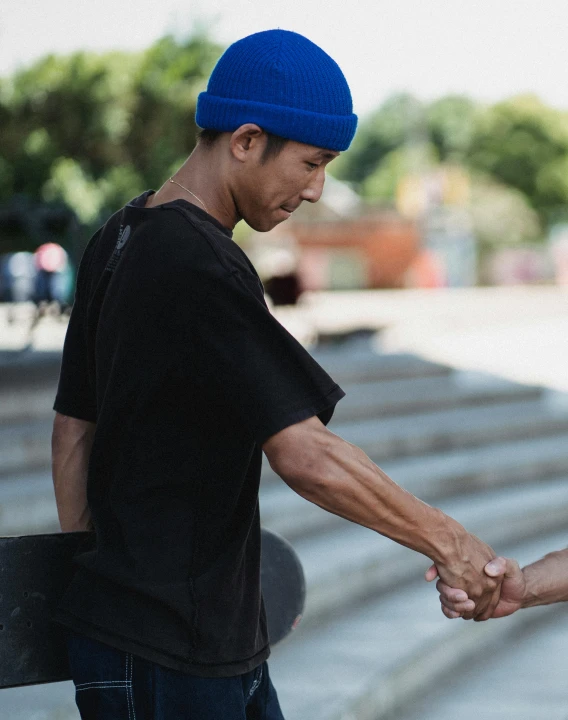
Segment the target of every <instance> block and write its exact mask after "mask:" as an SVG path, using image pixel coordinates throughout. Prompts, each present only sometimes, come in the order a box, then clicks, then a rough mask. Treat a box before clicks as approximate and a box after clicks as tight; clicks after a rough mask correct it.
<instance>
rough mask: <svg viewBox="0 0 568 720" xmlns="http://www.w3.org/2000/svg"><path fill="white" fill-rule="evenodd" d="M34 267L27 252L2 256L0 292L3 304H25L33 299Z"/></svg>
mask: <svg viewBox="0 0 568 720" xmlns="http://www.w3.org/2000/svg"><path fill="white" fill-rule="evenodd" d="M36 274H37V271H36V266H35V263H34V256H33V255H32V253H29V252H17V253H10V254H8V255H4V258H3V262H2V263H1V266H0V277H1V284H0V287H1V292H2V295H1V297H2V300H3V301H4V302H13V303H19V302H27V301H29V300H31V299H32V298H33V295H34V289H35V281H36Z"/></svg>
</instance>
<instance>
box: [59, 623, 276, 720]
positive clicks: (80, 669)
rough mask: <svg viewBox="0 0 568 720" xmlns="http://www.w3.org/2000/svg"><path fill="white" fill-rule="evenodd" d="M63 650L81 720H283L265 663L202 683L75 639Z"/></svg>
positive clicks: (93, 642)
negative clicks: (240, 672) (65, 654)
mask: <svg viewBox="0 0 568 720" xmlns="http://www.w3.org/2000/svg"><path fill="white" fill-rule="evenodd" d="M67 646H68V651H69V663H70V666H71V675H72V677H73V682H74V683H75V700H76V703H77V707H78V708H79V712H80V713H81V718H82V720H284V717H283V715H282V711H281V710H280V705H279V703H278V697H277V695H276V691H275V690H274V686H273V685H272V682H271V681H270V677H269V675H268V665H267V664H266V663H263V664H262V665H259V666H258V667H257V668H255V669H254V670H251V671H250V672H248V673H245V674H244V675H236V676H234V677H227V678H203V677H197V676H196V675H187V674H185V673H181V672H177V671H176V670H170V669H169V668H166V667H163V666H162V665H158V664H156V663H152V662H150V661H148V660H144V659H142V658H140V657H138V656H136V655H131V654H130V653H127V652H123V651H122V650H117V649H116V648H113V647H110V646H108V645H104V644H103V643H100V642H97V641H96V640H90V639H89V638H87V637H84V636H83V635H77V634H75V633H69V634H68V641H67Z"/></svg>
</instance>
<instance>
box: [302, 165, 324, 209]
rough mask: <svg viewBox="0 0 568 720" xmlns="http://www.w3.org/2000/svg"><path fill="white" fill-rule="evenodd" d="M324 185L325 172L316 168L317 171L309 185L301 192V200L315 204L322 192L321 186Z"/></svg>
mask: <svg viewBox="0 0 568 720" xmlns="http://www.w3.org/2000/svg"><path fill="white" fill-rule="evenodd" d="M324 184H325V170H324V169H323V168H318V171H317V172H316V173H314V177H313V178H312V180H311V182H310V184H309V185H308V186H307V188H305V190H304V191H303V192H302V200H307V201H308V202H311V203H316V202H317V201H318V200H319V199H320V197H321V194H322V192H323V186H324Z"/></svg>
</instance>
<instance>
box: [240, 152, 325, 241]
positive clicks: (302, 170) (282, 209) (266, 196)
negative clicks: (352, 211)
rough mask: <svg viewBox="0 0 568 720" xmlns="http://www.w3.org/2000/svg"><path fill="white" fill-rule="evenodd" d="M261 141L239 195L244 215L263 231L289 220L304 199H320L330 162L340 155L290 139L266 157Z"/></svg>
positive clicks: (249, 221) (248, 221)
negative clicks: (265, 159) (279, 149)
mask: <svg viewBox="0 0 568 720" xmlns="http://www.w3.org/2000/svg"><path fill="white" fill-rule="evenodd" d="M262 150H263V146H262V145H259V147H258V149H257V150H256V152H255V154H254V155H253V156H252V157H251V159H250V162H248V163H247V167H246V169H244V170H245V171H244V172H243V173H242V175H241V178H240V180H241V182H240V183H239V189H238V197H236V198H235V199H236V201H237V205H238V209H239V213H240V215H241V217H242V218H243V219H244V220H245V221H246V222H247V223H248V224H249V225H250V226H251V227H252V228H253V229H254V230H257V231H259V232H266V231H267V230H271V229H272V228H273V227H275V226H276V225H278V224H279V223H281V222H283V221H284V220H287V219H288V218H289V217H290V215H291V214H292V213H293V212H294V210H296V208H298V207H299V206H300V205H301V203H302V202H303V201H304V200H307V201H308V202H317V201H318V200H319V199H320V197H321V194H322V190H323V185H324V182H325V169H326V167H327V165H328V164H329V163H330V162H331V161H332V160H333V159H334V158H335V157H337V156H338V155H339V153H338V152H334V151H331V150H323V149H321V148H318V147H315V146H313V145H305V144H304V143H299V142H295V141H293V140H289V141H288V142H287V143H286V144H285V145H284V147H283V148H282V150H281V151H280V153H279V154H278V155H277V156H276V157H271V158H269V159H268V160H267V161H265V162H263V161H262Z"/></svg>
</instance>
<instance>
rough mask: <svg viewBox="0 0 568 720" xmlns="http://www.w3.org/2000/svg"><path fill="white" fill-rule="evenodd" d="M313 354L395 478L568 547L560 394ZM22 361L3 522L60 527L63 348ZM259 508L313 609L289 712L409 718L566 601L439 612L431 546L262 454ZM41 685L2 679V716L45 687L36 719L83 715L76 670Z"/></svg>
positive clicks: (508, 549)
mask: <svg viewBox="0 0 568 720" xmlns="http://www.w3.org/2000/svg"><path fill="white" fill-rule="evenodd" d="M314 354H315V355H316V357H317V359H318V361H319V362H320V363H321V364H322V365H323V366H324V367H325V368H326V369H327V370H328V371H329V372H330V374H331V375H332V377H334V379H336V380H337V381H338V382H339V383H340V384H341V385H342V386H343V388H344V389H345V390H346V392H347V397H346V398H345V399H344V400H343V401H342V402H341V403H340V404H339V405H338V407H337V410H336V415H335V417H334V419H333V421H332V423H331V424H330V428H331V429H332V430H333V431H334V432H336V433H338V434H339V435H341V436H342V437H344V438H345V439H347V440H349V441H350V442H352V443H355V444H357V445H359V446H360V447H362V448H363V449H364V450H365V451H366V452H367V453H368V454H369V456H370V457H371V458H372V459H373V460H374V461H375V462H377V463H378V464H380V466H381V467H382V468H383V469H384V470H385V471H386V472H387V473H388V474H389V475H390V476H391V477H392V478H393V479H394V480H395V481H396V482H398V483H399V484H400V485H402V486H403V487H405V488H406V489H408V490H410V491H411V492H413V493H414V494H416V495H418V496H419V497H421V498H423V499H424V500H426V501H428V502H433V503H435V504H437V505H438V506H440V507H442V508H443V509H444V510H445V511H446V512H448V513H449V514H451V515H453V516H454V517H456V518H457V519H458V520H460V521H461V522H462V523H463V524H464V525H465V526H466V527H467V528H468V529H469V530H471V531H472V532H474V533H476V534H477V535H479V536H480V537H482V538H483V539H484V540H486V541H487V542H489V543H490V544H492V545H493V547H494V548H495V549H496V551H498V552H500V553H504V554H509V555H512V556H514V557H517V558H518V559H519V560H520V561H522V562H528V561H531V560H533V559H536V558H537V557H539V556H540V555H542V554H544V553H545V552H547V551H549V550H552V549H556V548H558V547H562V546H566V544H567V540H568V483H566V479H568V402H567V400H566V397H565V396H563V395H561V394H559V393H553V392H551V391H547V390H543V389H541V388H538V387H528V386H522V385H518V384H515V383H511V382H507V381H505V380H502V379H499V378H495V377H491V376H488V375H483V374H478V373H469V372H461V371H460V372H457V371H452V370H451V369H450V368H448V367H445V366H442V365H438V364H434V363H430V362H426V361H424V360H422V359H420V358H418V357H415V356H411V355H383V356H381V355H378V354H375V353H373V352H372V351H371V349H370V348H369V347H367V346H365V345H362V344H356V345H354V346H352V347H350V346H349V345H346V346H344V347H342V348H339V349H327V350H322V351H319V352H316V353H314ZM1 360H2V358H0V361H1ZM5 368H8V370H7V371H5ZM15 368H16V366H15V365H14V364H12V362H4V363H3V365H2V366H1V367H0V533H1V534H20V533H31V532H50V531H56V530H57V520H56V513H55V505H54V500H53V491H52V489H51V480H50V476H49V435H50V429H51V421H52V411H51V403H52V401H53V395H54V387H55V384H56V380H57V356H56V355H55V354H54V356H53V357H46V358H45V359H44V361H43V362H38V361H37V358H36V357H30V359H29V360H28V361H27V366H26V369H25V370H24V371H21V370H16V369H15ZM261 514H262V520H263V523H264V524H265V525H266V526H268V527H271V528H272V529H274V530H277V531H278V532H281V533H282V534H283V535H284V536H286V537H287V538H288V539H289V540H290V541H291V542H292V543H293V545H294V546H295V548H296V549H297V551H298V553H299V554H300V557H301V559H302V561H303V564H304V568H305V571H306V578H307V584H308V601H307V609H306V614H305V617H304V620H303V622H302V624H301V625H300V627H299V629H298V630H297V631H296V632H295V633H294V634H293V635H292V636H291V637H290V638H289V639H288V640H286V641H285V642H284V643H282V644H281V645H279V646H278V647H276V648H275V649H274V650H273V655H272V658H271V672H272V675H273V680H274V683H275V685H276V687H277V689H278V692H279V695H280V699H281V703H282V706H283V709H284V714H285V717H286V719H287V720H379V718H394V717H397V718H401V717H402V714H401V713H403V712H404V711H405V708H410V706H411V705H412V703H413V701H414V699H415V698H417V697H418V696H419V695H420V694H422V693H423V692H424V691H425V690H426V689H427V688H430V687H431V686H432V685H433V684H440V683H442V684H443V681H444V679H445V678H447V677H448V675H449V674H451V671H452V670H453V669H454V668H455V667H456V666H460V664H463V663H464V662H466V661H467V662H470V661H471V659H472V658H475V657H479V656H480V655H482V654H484V653H487V652H490V651H491V648H492V647H496V646H499V645H502V644H503V643H506V642H508V641H509V638H511V637H513V636H515V635H516V634H518V633H519V632H521V631H523V632H524V631H525V630H526V628H528V627H531V626H532V625H534V626H535V627H537V626H538V627H543V628H548V627H549V624H550V623H552V622H558V621H559V618H560V617H563V615H565V609H564V606H551V607H546V608H537V609H534V610H531V611H526V612H524V613H519V614H517V615H514V616H512V617H511V618H508V619H506V620H501V621H498V622H491V623H482V624H474V623H464V622H461V621H458V622H449V621H447V620H445V619H444V617H443V616H442V614H441V612H440V610H439V604H438V601H437V594H436V592H435V590H434V588H433V587H431V586H429V585H427V584H426V583H425V582H424V581H423V580H422V575H423V572H424V570H425V569H426V568H427V567H428V565H429V561H428V559H427V558H424V557H423V556H420V555H418V554H416V553H413V552H411V551H409V550H407V549H406V548H403V547H401V546H399V545H396V544H395V543H392V542H391V541H389V540H387V539H385V538H383V537H381V536H379V535H376V534H375V533H372V532H371V531H369V530H366V529H364V528H361V527H359V526H356V525H354V524H352V523H349V522H347V521H344V520H342V519H341V518H338V517H336V516H334V515H331V514H329V513H326V512H324V511H323V510H321V509H320V508H318V507H316V506H314V505H311V504H310V503H308V502H306V501H305V500H303V499H302V498H300V497H299V496H297V495H296V494H295V493H293V492H292V491H291V490H290V489H289V488H288V487H287V486H286V485H285V484H284V483H283V482H282V481H281V480H280V479H279V478H278V477H277V476H275V475H274V473H272V472H271V470H270V468H269V467H268V465H267V463H265V468H264V472H263V480H262V487H261ZM564 622H566V621H564ZM41 691H42V692H39V689H38V688H33V689H32V688H24V689H18V690H10V691H4V692H3V693H0V716H1V717H2V718H7V719H8V718H10V719H11V718H14V720H19V718H20V717H21V718H22V719H23V718H29V717H32V716H33V717H36V715H35V714H34V713H36V711H38V707H40V706H38V705H37V703H38V702H40V701H41V698H43V701H41V702H42V703H43V705H42V706H43V707H49V708H55V709H54V710H53V712H52V710H49V713H51V714H46V715H38V717H45V719H46V720H55V718H56V717H57V718H59V720H64V719H65V720H67V718H69V719H71V718H76V717H77V715H76V714H74V712H75V711H74V710H73V706H72V690H71V689H70V688H69V687H68V686H67V685H66V684H58V685H52V686H46V687H44V688H41ZM58 694H59V695H58ZM48 696H49V702H47V698H48ZM57 697H60V702H59V704H58V701H57ZM38 698H39V699H40V700H38ZM3 703H8V705H5V707H6V709H5V710H3ZM8 706H9V707H10V708H11V710H10V711H9V714H6V712H7V711H8ZM18 707H21V708H22V714H21V715H20V714H18V713H19V712H20V711H19V710H18V709H17V708H18ZM65 708H66V709H65ZM409 711H410V710H409ZM56 712H57V714H54V713H56ZM462 717H464V720H468V717H467V716H464V715H462Z"/></svg>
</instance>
